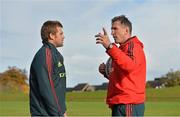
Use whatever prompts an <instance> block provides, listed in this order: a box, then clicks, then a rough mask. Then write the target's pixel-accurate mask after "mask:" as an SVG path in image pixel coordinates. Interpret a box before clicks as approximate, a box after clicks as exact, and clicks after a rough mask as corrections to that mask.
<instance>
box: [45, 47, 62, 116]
mask: <svg viewBox="0 0 180 117" xmlns="http://www.w3.org/2000/svg"><path fill="white" fill-rule="evenodd" d="M46 64H47V69H48V78H49V81H50V85H51V89H52V92H53V95H54V99H55V101H56V104H57V107H58V110H59V112H62V111H61V107H60V105H59V102H58V98H57V95H56V91H55V89H54V82H53V80H52V78H51V73H52V54H51V50H50V49H49V48H46Z"/></svg>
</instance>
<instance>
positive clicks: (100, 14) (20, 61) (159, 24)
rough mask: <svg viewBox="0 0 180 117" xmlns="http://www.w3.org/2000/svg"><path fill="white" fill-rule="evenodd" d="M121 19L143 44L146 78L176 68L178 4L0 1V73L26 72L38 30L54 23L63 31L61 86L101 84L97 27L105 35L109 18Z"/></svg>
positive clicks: (176, 0)
mask: <svg viewBox="0 0 180 117" xmlns="http://www.w3.org/2000/svg"><path fill="white" fill-rule="evenodd" d="M122 14H124V15H126V16H127V17H128V18H129V20H130V21H131V22H132V25H133V35H136V36H138V37H139V39H140V40H141V41H142V42H143V43H144V46H145V48H144V51H145V53H146V58H147V80H153V79H154V78H155V77H160V76H162V75H164V74H166V73H167V72H168V71H169V70H170V69H173V70H178V69H180V62H179V60H180V0H167V1H166V0H0V72H3V71H5V70H7V68H8V66H16V67H18V68H21V69H24V68H25V69H26V70H27V71H28V74H29V68H30V64H31V61H32V59H33V57H34V55H35V53H36V52H37V51H38V49H39V48H40V47H41V46H42V43H41V37H40V28H41V26H42V24H43V22H45V21H47V20H59V21H60V22H61V23H62V24H63V26H64V28H63V30H64V34H65V43H64V47H63V48H59V49H58V50H59V51H60V52H61V53H62V54H63V56H64V59H65V66H66V71H67V86H68V87H72V86H75V85H76V84H77V83H85V82H88V83H89V84H91V85H94V84H101V83H103V82H107V80H106V79H104V78H103V77H102V76H101V75H100V74H99V73H98V66H99V64H100V63H101V62H106V60H107V59H108V56H107V54H106V53H105V49H104V48H103V47H102V46H101V45H96V44H95V42H96V41H95V38H94V35H95V34H97V33H99V32H101V30H102V27H105V28H106V30H107V31H108V34H109V37H110V38H111V40H112V41H113V38H112V36H111V35H110V34H111V30H110V28H111V19H112V18H113V17H114V16H117V15H122Z"/></svg>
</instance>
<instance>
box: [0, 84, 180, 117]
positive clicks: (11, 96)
mask: <svg viewBox="0 0 180 117" xmlns="http://www.w3.org/2000/svg"><path fill="white" fill-rule="evenodd" d="M146 94H147V102H146V111H145V115H146V116H180V111H179V110H180V87H173V88H164V89H147V93H146ZM105 97H106V92H105V91H96V92H84V93H82V92H71V93H67V109H68V111H67V112H68V115H69V116H110V115H111V111H110V109H108V106H107V105H106V104H105ZM3 115H6V116H13V115H19V116H26V115H29V101H28V96H27V95H24V94H18V93H12V92H6V93H2V92H1V93H0V116H3Z"/></svg>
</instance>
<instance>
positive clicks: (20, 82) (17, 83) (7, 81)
mask: <svg viewBox="0 0 180 117" xmlns="http://www.w3.org/2000/svg"><path fill="white" fill-rule="evenodd" d="M26 74H27V72H26V70H25V69H23V70H21V69H19V68H16V67H9V68H8V70H7V71H5V72H3V73H1V74H0V90H3V91H6V90H11V91H23V92H26V93H27V90H28V89H29V86H28V84H27V80H28V78H27V75H26ZM25 90H26V91H25Z"/></svg>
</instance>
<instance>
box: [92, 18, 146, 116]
mask: <svg viewBox="0 0 180 117" xmlns="http://www.w3.org/2000/svg"><path fill="white" fill-rule="evenodd" d="M103 32H104V34H102V33H98V34H97V35H96V36H95V37H96V38H97V39H96V43H97V44H102V45H103V46H104V48H106V53H107V54H108V55H109V56H110V58H111V59H112V63H111V69H110V73H109V75H108V76H107V74H106V71H105V69H106V67H107V66H106V65H105V64H104V63H102V64H100V66H99V72H100V73H101V74H103V75H104V76H106V77H107V78H108V79H109V85H108V92H107V100H106V102H107V104H108V105H109V107H110V108H111V109H112V116H143V115H144V110H145V107H144V102H145V84H146V58H145V54H144V51H143V44H142V43H141V42H140V41H139V39H138V38H137V37H136V36H131V32H132V24H131V22H130V21H129V20H128V18H127V17H125V16H124V15H121V16H117V17H114V18H113V19H112V27H111V34H112V36H113V38H114V41H115V43H116V44H119V45H120V46H119V47H118V46H117V45H116V44H115V43H111V42H110V40H109V37H108V34H107V32H106V30H105V29H104V28H103Z"/></svg>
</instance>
